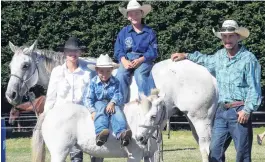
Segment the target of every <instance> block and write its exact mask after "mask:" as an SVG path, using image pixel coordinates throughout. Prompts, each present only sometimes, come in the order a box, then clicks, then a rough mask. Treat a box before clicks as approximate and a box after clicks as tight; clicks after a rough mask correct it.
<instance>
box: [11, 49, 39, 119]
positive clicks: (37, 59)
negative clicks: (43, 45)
mask: <svg viewBox="0 0 265 162" xmlns="http://www.w3.org/2000/svg"><path fill="white" fill-rule="evenodd" d="M35 55H36V59H35V60H34V61H33V62H34V63H35V69H34V71H33V73H32V74H31V75H30V77H29V78H27V79H25V80H24V79H23V78H22V77H19V76H17V75H16V74H10V77H12V76H13V77H16V78H18V79H19V80H20V81H21V82H22V85H25V86H26V89H27V90H26V95H25V96H26V97H28V98H29V101H30V103H31V105H32V107H33V110H34V112H35V114H36V116H37V118H38V114H37V111H36V108H35V106H34V104H33V102H32V98H31V96H30V95H29V94H30V92H29V87H28V85H27V82H28V81H29V80H30V79H31V78H32V77H33V76H34V75H35V73H36V72H37V75H39V69H38V64H39V61H40V57H41V56H40V57H37V56H38V55H37V54H36V53H35ZM37 78H38V77H37ZM21 87H22V86H21ZM20 90H21V89H19V92H20ZM15 109H17V108H15ZM17 110H19V109H17Z"/></svg>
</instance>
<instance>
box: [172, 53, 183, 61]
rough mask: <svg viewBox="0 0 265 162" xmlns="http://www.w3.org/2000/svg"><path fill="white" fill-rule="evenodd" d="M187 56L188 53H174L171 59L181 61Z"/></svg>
mask: <svg viewBox="0 0 265 162" xmlns="http://www.w3.org/2000/svg"><path fill="white" fill-rule="evenodd" d="M186 58H187V54H186V53H173V54H172V55H171V60H172V61H181V60H184V59H186Z"/></svg>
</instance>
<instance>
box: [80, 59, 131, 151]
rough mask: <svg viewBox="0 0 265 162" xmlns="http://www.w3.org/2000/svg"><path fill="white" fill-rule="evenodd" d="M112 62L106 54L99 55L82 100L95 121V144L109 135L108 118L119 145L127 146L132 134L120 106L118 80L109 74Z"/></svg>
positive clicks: (103, 140)
mask: <svg viewBox="0 0 265 162" xmlns="http://www.w3.org/2000/svg"><path fill="white" fill-rule="evenodd" d="M112 70H113V63H112V60H111V58H110V57H109V56H108V55H100V57H99V58H98V59H97V63H96V72H97V74H98V75H97V76H95V77H94V78H93V79H92V80H91V83H90V86H89V89H88V87H87V89H86V92H85V93H84V98H83V102H84V104H85V106H86V107H87V108H89V111H90V113H91V116H92V119H93V120H94V123H95V131H96V144H97V146H102V145H103V144H104V143H105V142H106V141H107V139H108V136H109V130H108V128H109V119H110V120H111V125H112V130H113V132H114V134H115V135H116V138H117V139H121V145H122V146H127V145H128V144H129V141H130V139H131V136H132V132H131V130H127V123H126V120H125V117H124V114H123V112H122V110H121V109H120V106H121V105H123V98H122V95H121V93H120V91H119V81H118V80H117V79H116V78H115V77H113V76H112V75H111V72H112Z"/></svg>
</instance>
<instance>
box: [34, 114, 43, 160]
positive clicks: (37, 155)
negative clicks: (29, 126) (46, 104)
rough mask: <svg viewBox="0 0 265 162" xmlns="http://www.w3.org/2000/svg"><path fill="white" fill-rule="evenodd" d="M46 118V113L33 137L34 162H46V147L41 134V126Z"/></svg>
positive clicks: (40, 118)
mask: <svg viewBox="0 0 265 162" xmlns="http://www.w3.org/2000/svg"><path fill="white" fill-rule="evenodd" d="M44 118H45V113H42V114H41V115H40V116H39V118H38V121H37V124H36V126H35V129H34V131H33V136H32V141H31V142H32V143H31V148H32V162H45V145H44V140H43V136H42V132H41V126H42V123H43V120H44Z"/></svg>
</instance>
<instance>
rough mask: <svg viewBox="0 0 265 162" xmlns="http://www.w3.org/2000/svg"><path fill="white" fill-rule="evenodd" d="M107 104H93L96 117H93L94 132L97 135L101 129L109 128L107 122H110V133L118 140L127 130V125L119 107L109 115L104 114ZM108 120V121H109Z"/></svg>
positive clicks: (99, 102)
mask: <svg viewBox="0 0 265 162" xmlns="http://www.w3.org/2000/svg"><path fill="white" fill-rule="evenodd" d="M107 104H108V102H105V101H97V102H96V103H95V108H96V116H95V121H94V122H95V130H96V135H98V134H99V133H100V132H101V131H102V130H103V129H108V128H109V122H111V126H112V131H113V132H114V134H115V135H116V137H117V139H119V137H120V134H121V133H122V132H123V131H125V130H126V129H127V123H126V120H125V116H124V114H123V111H122V110H121V109H120V107H119V106H117V105H116V106H115V112H114V113H113V114H109V113H107V112H106V107H107ZM109 119H110V121H109Z"/></svg>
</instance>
